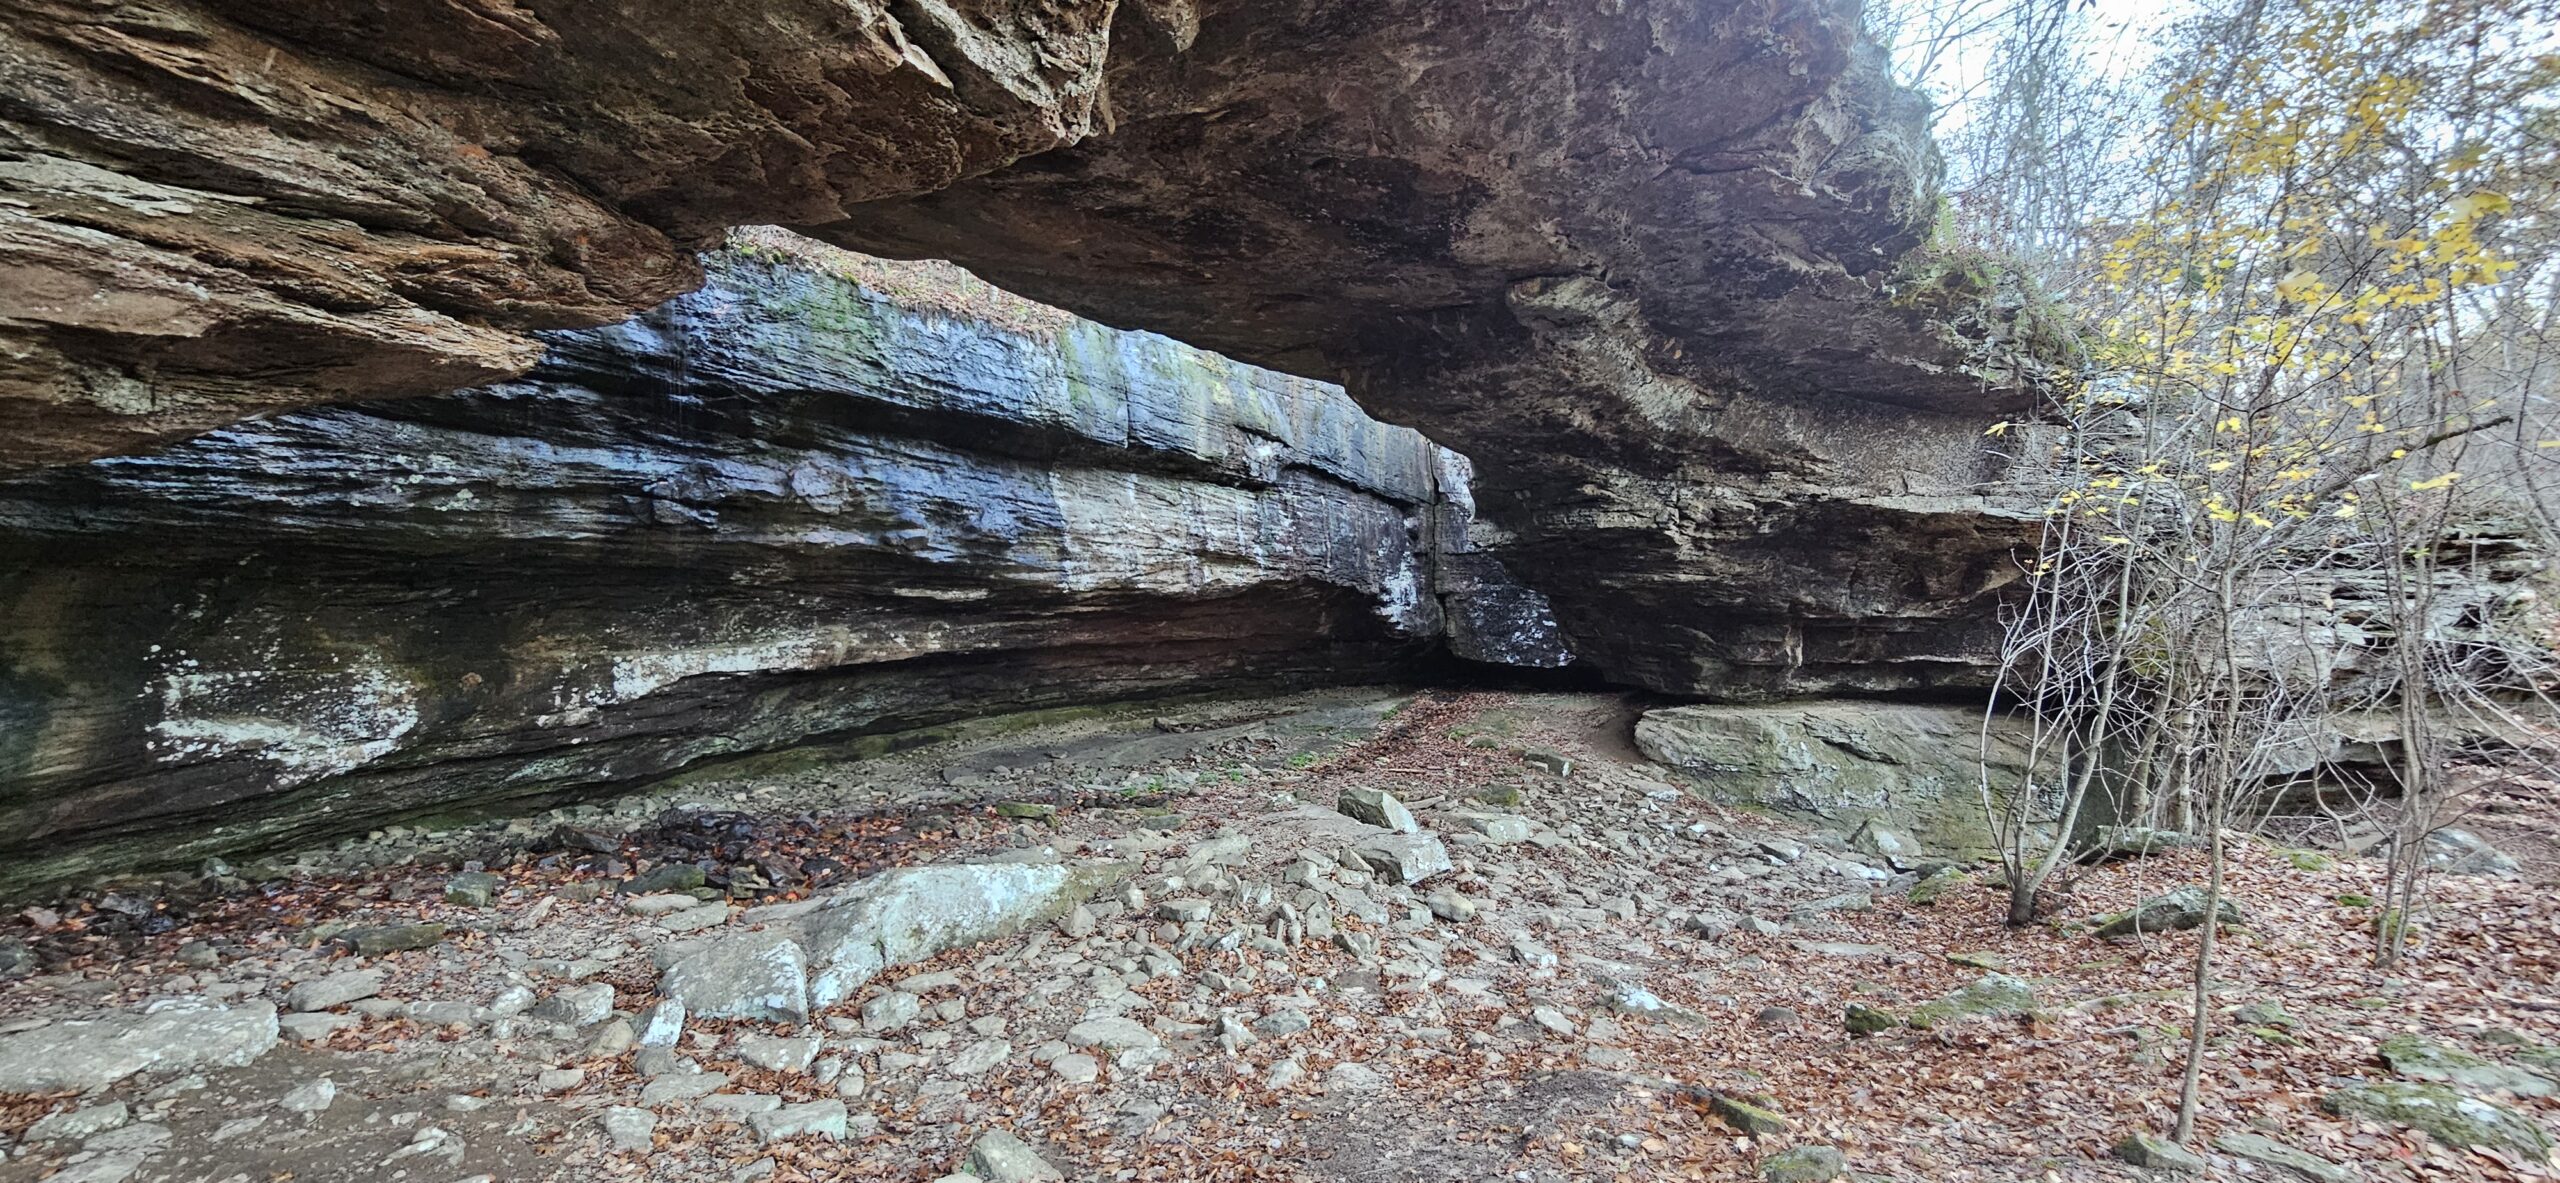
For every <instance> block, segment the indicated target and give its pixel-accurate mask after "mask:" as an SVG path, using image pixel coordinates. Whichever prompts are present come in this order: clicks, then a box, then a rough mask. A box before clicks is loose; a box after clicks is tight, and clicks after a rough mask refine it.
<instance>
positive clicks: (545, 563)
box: [0, 254, 1556, 890]
mask: <svg viewBox="0 0 2560 1183" xmlns="http://www.w3.org/2000/svg"><path fill="white" fill-rule="evenodd" d="M709 265H710V270H711V283H710V285H709V286H708V287H706V288H704V289H703V290H701V291H699V292H697V293H695V294H693V295H691V296H688V297H685V298H683V299H680V300H678V301H676V302H674V303H672V304H669V305H667V306H665V307H663V308H661V309H659V310H657V311H655V312H652V313H650V314H648V315H646V316H644V317H641V318H639V319H637V320H635V321H632V322H630V323H628V324H625V325H621V326H617V327H615V328H611V329H605V330H596V331H589V332H582V333H575V334H568V335H564V336H559V337H556V338H555V339H554V340H553V342H552V349H551V352H550V356H549V358H548V360H546V361H545V362H544V364H543V365H542V366H541V368H539V369H538V370H536V371H535V372H534V373H532V374H530V375H528V376H527V377H525V378H523V379H520V380H517V381H513V382H508V383H504V384H501V385H497V386H492V387H487V388H484V389H479V390H474V391H469V392H464V393H459V394H454V395H447V396H440V397H433V398H424V399H412V400H402V401H394V402H380V403H370V404H363V405H351V406H346V407H337V408H324V409H313V410H306V411H301V412H296V413H292V414H287V415H282V416H278V417H275V418H271V419H266V420H260V421H255V422H252V423H247V424H242V425H239V426H235V427H232V428H227V429H224V430H222V431H218V432H214V433H211V434H208V435H205V436H201V437H198V438H196V439H194V440H191V441H189V442H187V443H184V444H181V445H177V446H174V447H170V448H167V449H164V450H161V451H158V452H154V453H150V454H147V455H142V456H134V457H124V458H116V459H109V460H102V461H98V462H95V463H92V464H88V465H84V466H78V467H74V468H66V469H58V470H54V471H51V472H47V473H44V474H41V475H37V476H33V477H26V478H20V479H19V480H16V481H14V482H10V483H7V484H5V485H0V622H5V623H0V835H6V836H7V837H6V839H5V842H4V844H0V890H12V889H23V888H24V887H26V886H28V885H31V884H35V883H41V882H44V881H46V880H48V879H53V878H57V877H61V876H64V875H67V874H71V873H74V872H76V871H80V870H83V869H87V868H93V867H113V866H134V865H152V866H171V865H191V863H192V860H194V859H196V858H200V857H202V856H203V855H205V854H210V853H218V852H228V851H234V850H240V849H245V848H251V847H258V846H269V845H274V844H276V843H280V842H287V841H294V840H309V839H317V838H320V837H324V836H330V835H334V834H337V833H342V832H345V831H347V830H349V829H362V828H364V827H365V826H367V825H373V824H379V823H381V822H382V821H385V820H388V819H392V818H398V817H407V816H419V815H431V814H434V813H436V812H437V811H441V810H458V809H483V808H490V807H498V806H507V805H530V804H535V803H539V802H544V801H555V800H562V799H567V798H571V797H576V796H581V795H593V794H596V793H599V792H603V791H608V790H610V789H613V788H615V787H619V786H627V785H629V784H633V783H637V782H641V781H646V780H649V779H652V778H656V777H660V776H663V775H665V774H667V773H670V772H673V771H676V770H680V769H686V768H691V767H697V766H701V765H704V764H706V763H709V762H716V761H720V760H723V759H727V758H732V757H738V756H744V755H751V754H756V753H763V752H772V751H778V750H782V749H786V748H790V747H794V746H797V745H803V744H807V743H810V742H827V741H844V740H851V739H855V738H857V737H862V736H872V735H881V734H885V733H893V732H900V731H905V730H909V729H914V728H919V727H924V726H928V725H932V724H937V723H941V722H945V721H948V720H952V719H957V718H963V717H975V716H986V715H995V714H1001V713H1006V712H1012V711H1021V710H1029V709H1036V708H1046V707H1055V706H1065V705H1076V704H1087V703H1096V702H1105V701H1111V700H1115V699H1126V698H1133V697H1144V696H1149V695H1157V694H1163V693H1168V692H1176V691H1184V692H1189V691H1207V690H1221V689H1233V690H1248V689H1251V690H1258V689H1263V688H1269V687H1286V686H1295V685H1304V684H1313V683H1327V682H1341V681H1349V680H1355V679H1379V678H1388V677H1393V676H1396V675H1398V674H1400V673H1404V672H1407V671H1410V670H1411V669H1412V668H1413V667H1414V663H1415V662H1416V661H1417V660H1419V659H1421V658H1423V657H1425V656H1426V655H1427V654H1429V653H1430V652H1432V651H1433V650H1434V648H1435V647H1436V646H1437V645H1438V643H1439V640H1440V638H1441V636H1442V634H1443V631H1444V626H1443V620H1444V617H1445V615H1447V614H1446V613H1444V610H1443V606H1442V605H1443V599H1442V596H1441V595H1439V594H1437V588H1438V587H1439V585H1440V584H1441V583H1442V582H1443V581H1442V580H1441V578H1440V576H1439V574H1438V571H1437V568H1436V565H1435V561H1434V546H1433V539H1432V535H1433V533H1434V531H1435V530H1438V529H1440V528H1441V526H1442V523H1443V521H1444V518H1447V517H1449V516H1450V514H1456V513H1457V510H1455V509H1451V510H1450V511H1449V512H1448V513H1446V514H1444V512H1443V502H1444V500H1445V499H1446V498H1447V496H1448V495H1449V492H1450V491H1451V490H1452V486H1449V485H1446V484H1444V482H1445V481H1448V480H1450V479H1451V478H1452V475H1453V474H1455V473H1460V472H1463V468H1464V466H1463V463H1462V462H1455V461H1453V460H1452V459H1451V458H1449V457H1447V456H1446V454H1445V452H1444V451H1443V450H1442V449H1439V448H1438V447H1436V446H1435V445H1433V444H1432V443H1430V442H1429V441H1427V440H1425V439H1423V438H1422V437H1421V436H1419V435H1417V434H1415V433H1413V432H1411V431H1409V430H1406V429H1403V428H1396V427H1388V426H1386V425H1383V424H1380V423H1377V422H1375V421H1373V420H1371V419H1369V418H1368V417H1366V416H1365V415H1363V414H1361V413H1360V411H1359V409H1358V408H1357V407H1356V406H1354V405H1353V404H1352V403H1351V402H1350V401H1349V400H1348V399H1347V398H1345V397H1344V396H1343V394H1342V392H1341V391H1340V389H1339V388H1336V387H1331V386H1327V385H1324V384H1321V383H1316V382H1310V381H1307V380H1304V379H1297V378H1290V377H1286V376H1283V375H1279V374H1274V373H1271V372H1269V371H1264V370H1257V369H1253V368H1251V367H1247V366H1243V365H1239V364H1236V363H1233V362H1229V361H1226V360H1224V359H1221V358H1218V357H1215V356H1213V355H1209V354H1204V353H1201V352H1199V351H1197V350H1193V349H1189V348H1186V347H1183V346H1180V345H1177V344H1174V343H1173V342H1170V341H1167V340H1165V339H1163V338H1159V337H1153V336H1149V335H1144V334H1131V333H1123V332H1117V331H1113V330H1109V329H1105V328H1102V327H1101V326H1098V325H1094V324H1092V323H1090V322H1082V321H1075V320H1073V319H1072V318H1067V317H1063V316H1050V317H1046V318H1040V319H1035V320H1033V321H1031V322H1030V323H1025V324H1019V325H1015V326H1013V327H1002V326H999V325H995V324H990V323H988V322H986V321H983V320H973V319H966V318H961V317H955V316H951V315H946V314H942V313H938V312H931V311H915V310H909V309H904V308H901V307H899V306H897V305H895V304H892V303H890V302H888V301H887V300H886V299H884V298H882V297H880V296H877V295H875V294H872V293H869V292H867V291H865V290H864V289H862V288H859V287H857V286H856V285H855V284H853V283H851V282H849V281H847V280H844V279H840V278H837V277H835V276H833V275H829V274H825V273H822V272H820V271H817V270H813V269H811V268H809V267H807V266H802V265H799V264H794V263H789V262H775V261H771V260H767V259H763V258H758V257H753V256H749V255H742V254H721V255H715V256H713V257H711V259H710V263H709ZM1454 491H1455V492H1456V493H1457V494H1458V495H1459V496H1460V497H1461V498H1463V488H1456V489H1455V490H1454ZM1460 516H1462V515H1460ZM1461 528H1462V527H1461ZM1469 571H1470V575H1471V578H1472V580H1473V582H1471V583H1470V584H1469V588H1480V589H1482V592H1483V594H1484V595H1485V596H1487V597H1491V598H1497V599H1500V600H1501V601H1502V602H1503V603H1506V604H1508V603H1513V602H1515V601H1519V600H1522V599H1524V598H1525V600H1526V601H1527V602H1529V603H1531V604H1532V605H1533V607H1532V608H1531V609H1530V611H1531V612H1532V614H1534V600H1535V597H1534V594H1533V593H1527V592H1525V591H1522V590H1521V589H1518V588H1516V587H1513V586H1509V585H1505V584H1503V583H1501V581H1500V580H1499V579H1498V575H1499V568H1498V567H1490V566H1486V565H1484V564H1482V563H1477V564H1474V565H1472V566H1471V567H1470V568H1469ZM1448 602H1449V603H1450V604H1452V605H1454V606H1455V608H1456V614H1457V615H1461V616H1470V617H1472V616H1476V615H1481V614H1483V610H1481V609H1479V608H1476V607H1474V606H1473V604H1474V600H1473V599H1471V598H1470V596H1469V595H1463V594H1454V593H1453V594H1452V595H1451V596H1450V597H1449V601H1448ZM1522 644H1523V645H1524V646H1525V647H1526V648H1525V649H1524V652H1527V653H1529V654H1530V655H1531V656H1532V658H1533V659H1534V660H1539V661H1543V660H1546V659H1547V658H1548V657H1549V656H1550V655H1552V654H1553V653H1554V652H1555V650H1556V643H1555V641H1554V638H1553V634H1552V632H1551V631H1550V632H1549V633H1547V634H1544V635H1543V636H1539V635H1535V634H1527V635H1525V640H1523V641H1522ZM1474 655H1476V656H1480V657H1488V658H1496V659H1498V658H1499V657H1500V656H1501V650H1500V648H1499V647H1498V646H1494V647H1490V648H1487V649H1484V650H1481V651H1478V652H1476V653H1475V654H1474Z"/></svg>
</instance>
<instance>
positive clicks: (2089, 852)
mask: <svg viewBox="0 0 2560 1183" xmlns="http://www.w3.org/2000/svg"><path fill="white" fill-rule="evenodd" d="M2208 845H2211V844H2210V843H2209V842H2207V841H2206V840H2205V837H2204V836H2203V835H2201V834H2188V833H2182V832H2180V831H2177V830H2161V829H2154V828H2152V827H2150V826H2100V827H2098V829H2097V833H2096V834H2095V835H2094V836H2092V838H2091V839H2090V841H2089V844H2088V845H2087V846H2085V847H2083V848H2081V851H2080V857H2082V858H2084V859H2110V858H2136V857H2140V856H2142V855H2148V854H2158V853H2160V852H2162V851H2164V850H2201V849H2203V848H2204V847H2206V846H2208Z"/></svg>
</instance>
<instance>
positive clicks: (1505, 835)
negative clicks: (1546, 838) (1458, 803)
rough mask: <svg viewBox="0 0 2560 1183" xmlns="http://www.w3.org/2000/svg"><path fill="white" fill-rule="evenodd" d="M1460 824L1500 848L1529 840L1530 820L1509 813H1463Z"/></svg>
mask: <svg viewBox="0 0 2560 1183" xmlns="http://www.w3.org/2000/svg"><path fill="white" fill-rule="evenodd" d="M1457 819H1458V824H1460V825H1462V826H1465V827H1466V828H1467V829H1468V830H1470V831H1472V832H1474V833H1476V834H1479V835H1481V836H1483V838H1484V840H1485V841H1487V842H1491V843H1494V844H1495V845H1499V846H1508V845H1512V844H1514V843H1520V842H1526V841H1528V840H1529V834H1530V828H1529V819H1527V818H1525V817H1520V816H1517V815H1514V814H1508V813H1461V814H1458V815H1457Z"/></svg>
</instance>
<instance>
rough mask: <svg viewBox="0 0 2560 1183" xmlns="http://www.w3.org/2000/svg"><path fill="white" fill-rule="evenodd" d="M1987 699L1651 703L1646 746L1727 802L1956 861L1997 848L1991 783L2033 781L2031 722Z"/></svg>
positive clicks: (1643, 732)
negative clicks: (1889, 836)
mask: <svg viewBox="0 0 2560 1183" xmlns="http://www.w3.org/2000/svg"><path fill="white" fill-rule="evenodd" d="M1984 724H1985V720H1984V716H1983V712H1982V710H1981V709H1980V708H1978V707H1959V706H1930V705H1920V704H1911V703H1887V702H1852V701H1824V702H1799V703H1785V704H1779V705H1774V706H1724V705H1712V704H1702V705H1693V706H1678V707H1665V708H1662V709H1659V710H1653V711H1647V712H1645V714H1644V717H1643V718H1641V719H1639V720H1637V721H1636V746H1637V747H1638V748H1639V749H1641V750H1642V751H1643V752H1644V754H1645V755H1646V756H1647V757H1649V758H1651V759H1654V760H1658V761H1660V762H1662V763H1664V764H1668V765H1671V766H1672V767H1674V768H1678V769H1680V770H1682V771H1684V772H1687V773H1690V774H1692V775H1693V776H1695V777H1697V778H1698V781H1699V783H1700V787H1701V788H1703V789H1704V790H1705V791H1706V792H1707V793H1708V794H1710V795H1712V796H1715V797H1717V798H1719V799H1721V800H1725V801H1732V802H1737V803H1741V804H1746V805H1754V806H1759V807H1763V808H1770V809H1779V810H1785V811H1788V812H1792V813H1801V814H1810V815H1815V816H1818V817H1821V818H1823V819H1825V820H1826V821H1828V822H1831V823H1832V824H1835V825H1837V826H1838V827H1839V828H1841V829H1842V830H1844V831H1849V830H1858V829H1861V828H1864V829H1866V830H1869V831H1871V832H1872V831H1874V830H1888V831H1892V832H1896V833H1898V834H1907V835H1909V836H1910V837H1911V838H1913V839H1915V840H1916V841H1917V842H1918V843H1919V844H1920V845H1921V847H1922V848H1923V849H1925V850H1927V851H1929V852H1931V853H1935V854H1940V855H1946V856H1950V857H1957V858H1981V857H1988V856H1990V855H1992V854H1994V853H1996V844H1995V841H1994V839H1993V837H1992V835H1991V832H1990V827H1989V823H1988V822H1987V821H1986V820H1985V818H1984V815H1983V809H1982V789H1981V785H1982V777H1983V768H1984V757H1986V756H1987V757H1988V768H1989V775H1990V777H1991V785H1992V788H1993V790H1994V791H1995V792H2001V793H2006V792H2008V791H2009V790H2011V789H2013V788H2015V787H2016V786H2017V785H2019V784H2020V783H2022V782H2023V780H2024V778H2025V774H2026V764H2027V747H2026V739H2027V736H2026V733H2025V730H2024V728H2023V726H2022V725H2021V724H2019V723H2017V722H2016V721H2014V720H2011V719H2008V718H2005V717H1998V716H1995V717H1993V718H1991V719H1990V720H1989V730H1988V732H1987V734H1986V731H1985V726H1984Z"/></svg>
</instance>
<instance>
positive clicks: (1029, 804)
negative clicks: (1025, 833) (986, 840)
mask: <svg viewBox="0 0 2560 1183" xmlns="http://www.w3.org/2000/svg"><path fill="white" fill-rule="evenodd" d="M996 816H997V817H1009V818H1013V819H1015V820H1017V821H1032V822H1045V821H1049V820H1051V819H1053V818H1055V817H1057V816H1058V807H1057V806H1055V805H1045V804H1042V803H1040V802H1038V801H998V802H996Z"/></svg>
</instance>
